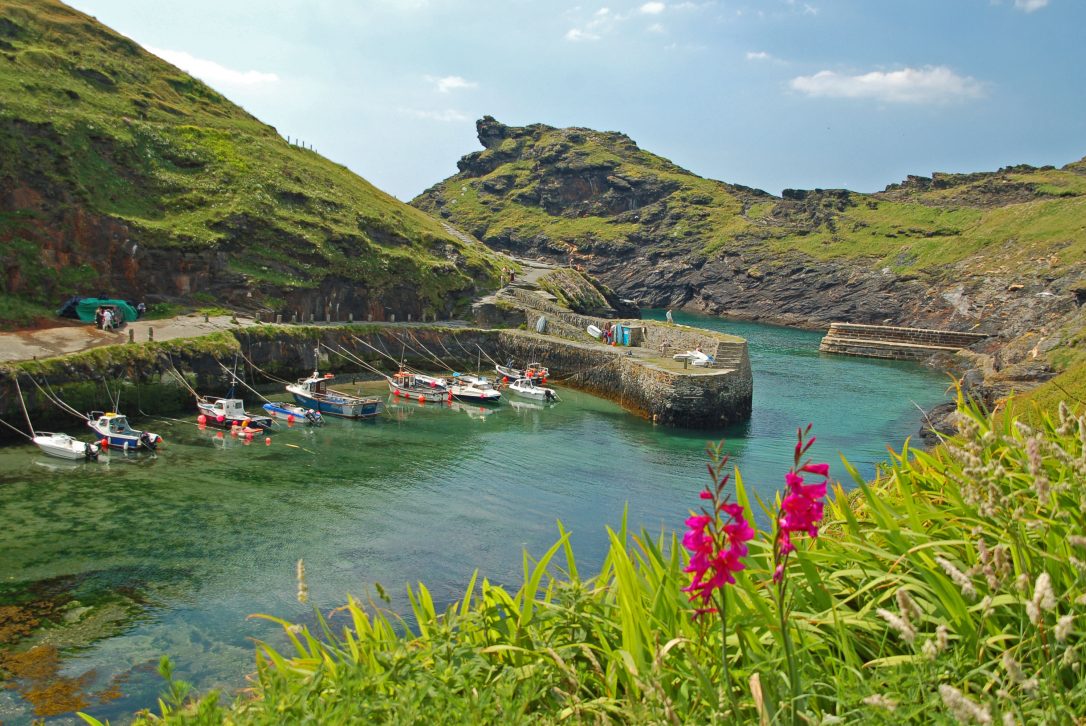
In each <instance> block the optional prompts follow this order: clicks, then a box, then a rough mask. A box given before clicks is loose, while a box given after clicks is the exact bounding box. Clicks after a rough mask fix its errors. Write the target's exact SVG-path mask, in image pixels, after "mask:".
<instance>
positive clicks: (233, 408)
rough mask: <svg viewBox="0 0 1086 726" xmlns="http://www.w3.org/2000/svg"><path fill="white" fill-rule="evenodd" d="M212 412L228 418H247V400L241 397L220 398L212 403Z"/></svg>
mask: <svg viewBox="0 0 1086 726" xmlns="http://www.w3.org/2000/svg"><path fill="white" fill-rule="evenodd" d="M211 412H212V413H213V414H215V415H216V416H219V415H221V416H223V418H228V419H238V418H246V417H247V416H246V413H245V402H244V401H242V400H241V399H240V398H218V399H215V400H214V401H213V402H212V404H211Z"/></svg>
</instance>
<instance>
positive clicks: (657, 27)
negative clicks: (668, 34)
mask: <svg viewBox="0 0 1086 726" xmlns="http://www.w3.org/2000/svg"><path fill="white" fill-rule="evenodd" d="M646 30H648V31H649V32H650V33H663V32H664V31H665V28H664V26H663V24H661V23H653V24H652V25H650V26H649V27H648V28H646Z"/></svg>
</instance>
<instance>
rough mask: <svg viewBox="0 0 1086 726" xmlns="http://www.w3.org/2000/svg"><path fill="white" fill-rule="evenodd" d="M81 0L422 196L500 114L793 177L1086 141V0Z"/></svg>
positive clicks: (725, 166)
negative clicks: (617, 134) (618, 135)
mask: <svg viewBox="0 0 1086 726" xmlns="http://www.w3.org/2000/svg"><path fill="white" fill-rule="evenodd" d="M72 4H73V5H74V6H75V7H77V8H78V9H79V10H82V11H83V12H86V13H89V14H90V15H93V16H95V17H97V18H98V19H99V20H101V21H102V22H104V23H106V24H107V25H110V26H112V27H113V28H114V29H116V30H118V31H120V32H121V33H124V34H125V35H128V36H129V37H131V38H133V39H134V40H136V41H137V42H139V43H141V44H142V45H144V46H145V47H147V48H149V49H151V50H152V51H153V52H155V53H157V54H158V55H160V56H162V57H164V58H166V59H167V60H170V61H171V62H173V63H174V64H175V65H178V66H180V67H182V68H184V69H185V70H188V71H189V72H191V73H193V74H194V75H197V76H199V77H201V78H203V79H204V80H205V81H207V82H208V83H209V84H210V85H212V86H213V87H215V88H216V89H218V90H219V91H221V92H223V93H224V94H225V95H227V96H228V97H229V98H231V99H232V100H234V101H235V102H237V103H239V104H240V105H242V106H244V107H245V108H246V109H247V110H249V111H250V112H251V113H253V114H254V115H256V116H258V117H259V118H261V119H262V120H264V121H266V122H268V123H270V124H272V125H273V126H275V127H276V128H278V129H279V131H280V132H281V133H283V134H284V135H287V134H289V135H290V136H291V137H292V138H301V139H304V140H305V141H306V142H308V143H310V144H312V145H313V146H314V147H315V148H316V149H317V150H318V151H320V152H321V153H323V154H324V155H325V156H327V157H329V158H331V159H333V160H335V161H337V162H340V163H342V164H345V165H347V166H348V167H349V168H351V169H352V170H353V171H355V172H357V173H359V174H361V175H362V176H364V177H366V178H367V179H369V180H370V181H371V182H373V183H374V184H376V185H377V186H379V187H381V188H383V189H385V190H386V191H388V192H390V193H392V194H394V195H396V196H397V197H399V198H400V199H404V200H408V199H411V198H412V197H413V196H415V195H416V194H418V193H419V192H421V191H422V190H423V189H425V188H426V187H428V186H429V185H431V184H433V183H435V182H437V181H440V180H441V179H443V178H445V177H446V176H448V175H450V174H453V173H455V172H456V161H457V159H459V158H460V156H462V155H463V154H466V153H468V152H470V151H474V150H476V149H478V148H480V147H479V145H478V142H477V141H476V138H475V127H474V122H475V119H477V118H479V117H481V116H483V115H484V114H490V115H492V116H494V117H496V118H497V119H498V120H499V121H502V122H504V123H507V124H510V125H523V124H529V123H535V122H543V123H547V124H550V125H553V126H587V127H590V128H595V129H601V130H615V131H622V132H624V133H626V134H628V135H629V136H631V137H632V138H633V139H634V140H635V141H637V142H638V144H639V145H640V146H641V147H642V148H644V149H647V150H649V151H652V152H654V153H657V154H660V155H662V156H665V157H668V158H670V159H671V160H673V161H675V162H676V163H678V164H680V165H681V166H684V167H686V168H687V169H690V170H691V171H693V172H695V173H697V174H700V175H701V176H706V177H711V178H714V179H720V180H722V181H727V182H733V183H738V184H746V185H749V186H754V187H759V188H761V189H765V190H766V191H770V192H773V193H775V194H777V193H780V191H781V189H783V188H787V187H794V188H813V187H847V188H849V189H853V190H857V191H876V190H879V189H882V188H883V187H884V186H885V185H886V184H888V183H891V182H895V181H899V180H901V179H903V178H904V177H905V176H906V175H907V174H924V175H928V174H930V173H931V172H932V171H957V172H963V171H987V170H994V169H996V168H998V167H1000V166H1005V165H1007V164H1016V163H1031V164H1036V165H1042V164H1054V165H1057V166H1059V165H1063V164H1065V163H1068V162H1071V161H1075V160H1078V159H1080V158H1082V157H1083V156H1084V155H1086V72H1084V70H1086V43H1084V42H1082V31H1083V29H1084V28H1086V2H1083V0H687V1H681V0H652V1H648V2H646V1H645V0H638V1H635V2H625V1H619V0H601V1H600V2H584V1H583V0H582V1H581V2H565V1H562V2H530V1H529V0H500V1H499V0H353V1H348V0H264V1H260V2H257V1H256V0H249V1H246V2H241V1H239V0H185V2H177V0H169V1H168V2H167V1H165V0H141V1H140V2H132V0H73V2H72Z"/></svg>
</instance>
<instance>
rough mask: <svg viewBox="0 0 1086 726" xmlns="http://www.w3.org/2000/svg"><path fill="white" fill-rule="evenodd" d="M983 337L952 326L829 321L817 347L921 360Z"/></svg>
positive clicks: (825, 349) (842, 352)
mask: <svg viewBox="0 0 1086 726" xmlns="http://www.w3.org/2000/svg"><path fill="white" fill-rule="evenodd" d="M987 337H988V336H987V335H984V334H981V333H962V332H958V331H954V330H928V329H924V328H903V327H899V326H895V325H859V324H856V323H833V324H831V325H830V329H829V332H828V333H826V336H825V337H824V338H823V339H822V342H821V344H820V345H819V347H818V349H819V350H820V351H822V352H823V353H841V354H844V355H858V356H863V357H867V358H891V359H894V360H925V359H927V358H930V357H931V356H932V355H935V354H937V353H954V352H957V351H959V350H961V349H962V348H968V347H969V346H971V345H974V344H976V343H979V342H981V341H982V340H984V339H985V338H987Z"/></svg>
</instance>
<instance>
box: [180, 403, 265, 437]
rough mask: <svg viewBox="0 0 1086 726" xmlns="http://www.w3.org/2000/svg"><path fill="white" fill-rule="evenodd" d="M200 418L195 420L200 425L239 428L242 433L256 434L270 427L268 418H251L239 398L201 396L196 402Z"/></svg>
mask: <svg viewBox="0 0 1086 726" xmlns="http://www.w3.org/2000/svg"><path fill="white" fill-rule="evenodd" d="M196 408H197V409H198V410H199V411H200V416H199V418H197V419H196V420H197V421H199V422H200V423H201V424H207V425H209V426H218V427H219V428H223V429H232V428H235V427H237V428H240V429H242V432H243V433H250V432H251V433H253V434H258V433H260V432H261V431H267V430H269V429H270V428H271V427H272V420H271V418H270V417H268V416H253V415H251V414H250V413H248V412H247V411H246V410H245V402H244V401H242V400H241V399H240V398H213V397H211V396H201V397H200V398H198V399H197V400H196Z"/></svg>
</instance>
